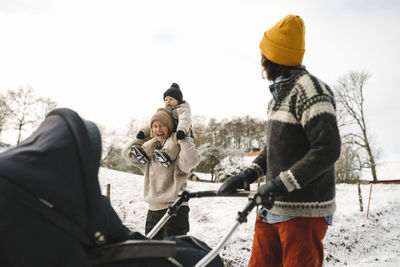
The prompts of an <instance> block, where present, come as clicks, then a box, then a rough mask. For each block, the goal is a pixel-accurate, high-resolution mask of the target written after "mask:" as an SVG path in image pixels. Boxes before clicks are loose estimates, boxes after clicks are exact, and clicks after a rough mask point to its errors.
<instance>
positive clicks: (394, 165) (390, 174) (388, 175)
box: [362, 161, 400, 184]
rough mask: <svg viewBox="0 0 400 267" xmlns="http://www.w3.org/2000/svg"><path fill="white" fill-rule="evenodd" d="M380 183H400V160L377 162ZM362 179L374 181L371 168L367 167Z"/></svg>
mask: <svg viewBox="0 0 400 267" xmlns="http://www.w3.org/2000/svg"><path fill="white" fill-rule="evenodd" d="M376 173H377V178H378V183H380V184H400V161H389V162H382V163H378V164H376ZM362 179H363V180H367V181H369V182H372V174H371V170H370V169H365V170H364V171H363V174H362Z"/></svg>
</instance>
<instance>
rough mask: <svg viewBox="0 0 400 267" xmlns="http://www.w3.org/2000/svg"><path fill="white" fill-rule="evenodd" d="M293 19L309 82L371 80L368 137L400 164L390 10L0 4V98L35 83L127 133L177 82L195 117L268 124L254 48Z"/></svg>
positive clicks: (225, 3)
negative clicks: (301, 33)
mask: <svg viewBox="0 0 400 267" xmlns="http://www.w3.org/2000/svg"><path fill="white" fill-rule="evenodd" d="M287 14H298V15H300V16H301V17H302V18H303V20H304V22H305V25H306V54H305V57H304V61H303V63H304V64H305V65H306V66H307V68H308V70H309V71H310V72H311V73H312V74H314V75H316V76H317V77H319V78H321V79H322V80H324V81H325V82H327V83H328V84H330V85H333V84H334V83H335V82H336V81H337V79H338V78H339V77H341V76H342V75H344V74H346V73H347V72H348V71H351V70H354V71H361V70H366V71H368V72H370V73H371V74H372V77H371V78H370V80H369V81H368V84H367V86H366V90H367V91H366V110H367V116H368V119H369V121H368V122H369V127H370V129H369V130H370V131H371V133H373V134H374V135H375V136H376V143H377V146H379V147H381V148H382V149H383V152H384V155H383V156H384V158H383V160H400V141H399V138H398V137H397V136H398V134H397V133H398V132H399V130H400V127H399V123H398V121H399V118H400V107H399V104H398V97H399V93H398V90H397V83H396V82H395V78H397V77H399V76H400V75H399V74H400V71H399V70H398V69H399V68H398V67H397V63H398V62H400V53H399V52H398V50H399V48H398V47H399V41H400V31H399V30H398V29H399V26H400V19H399V18H398V15H400V2H398V1H395V0H393V1H380V0H371V1H368V0H364V1H362V0H356V1H344V0H341V1H318V0H315V1H311V0H310V1H298V0H297V1H296V0H293V1H289V0H284V1H266V0H264V1H261V0H202V1H193V0H168V1H165V0H158V1H156V0H146V1H134V0H65V1H61V0H35V1H29V0H17V1H11V0H1V1H0V74H1V79H0V92H2V93H5V92H6V91H7V90H9V89H13V90H15V89H17V88H18V87H20V86H21V85H24V84H30V85H32V87H33V88H34V89H35V91H36V92H37V94H38V95H40V96H46V97H50V98H52V99H53V100H54V101H56V102H57V103H58V105H59V106H61V107H69V108H72V109H74V110H76V111H77V112H79V113H80V115H82V116H83V117H85V118H86V119H90V120H93V121H95V122H97V123H99V124H102V125H105V126H106V127H110V128H115V129H117V130H122V129H124V127H125V126H126V125H127V123H128V121H129V119H130V118H131V117H134V118H146V117H149V116H151V115H152V114H153V113H154V112H155V110H156V109H157V108H158V107H160V106H162V105H163V102H162V95H163V92H164V91H165V90H166V89H167V88H169V85H170V84H171V83H172V82H177V83H178V84H179V85H180V86H181V89H182V92H183V96H184V99H186V100H187V101H188V102H189V103H190V104H191V107H192V113H193V114H194V115H203V116H206V117H208V118H209V117H212V116H213V117H217V118H224V117H226V118H230V117H232V116H235V115H236V116H245V115H247V114H249V115H251V116H252V117H260V118H265V116H266V115H265V113H266V105H267V102H268V100H269V99H270V93H269V92H268V89H267V86H268V83H267V82H266V81H264V80H262V79H261V67H260V50H259V48H258V45H259V42H260V40H261V37H262V35H263V33H264V31H265V30H267V29H269V28H270V27H272V26H273V25H274V24H275V23H276V22H277V21H279V20H280V19H281V18H283V17H284V16H286V15H287Z"/></svg>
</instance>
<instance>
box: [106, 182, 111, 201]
mask: <svg viewBox="0 0 400 267" xmlns="http://www.w3.org/2000/svg"><path fill="white" fill-rule="evenodd" d="M110 197H111V185H110V184H107V198H108V199H110Z"/></svg>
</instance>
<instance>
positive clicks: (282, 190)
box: [257, 176, 288, 209]
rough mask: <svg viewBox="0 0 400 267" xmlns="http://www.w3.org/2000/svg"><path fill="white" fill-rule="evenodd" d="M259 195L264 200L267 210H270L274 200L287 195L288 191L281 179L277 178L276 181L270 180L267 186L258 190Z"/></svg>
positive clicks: (262, 186)
mask: <svg viewBox="0 0 400 267" xmlns="http://www.w3.org/2000/svg"><path fill="white" fill-rule="evenodd" d="M257 193H258V194H259V195H261V197H262V198H263V203H262V205H263V206H264V207H265V208H267V209H270V208H271V207H272V205H273V200H274V199H275V198H276V197H279V196H282V195H285V194H287V193H288V190H287V189H286V187H285V185H284V184H283V182H282V180H281V178H280V177H279V176H277V177H276V178H275V179H272V180H269V181H268V182H266V183H265V184H263V185H261V186H260V187H259V188H258V190H257ZM271 199H272V201H271Z"/></svg>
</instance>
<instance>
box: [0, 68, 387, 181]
mask: <svg viewBox="0 0 400 267" xmlns="http://www.w3.org/2000/svg"><path fill="white" fill-rule="evenodd" d="M369 77H370V74H369V73H367V72H363V71H362V72H349V73H348V74H347V75H345V76H343V77H342V78H340V79H339V80H338V83H337V84H336V85H334V86H333V89H334V91H335V94H336V100H337V120H338V125H339V130H340V133H341V138H342V153H341V156H340V158H339V160H338V161H337V163H336V180H337V182H355V183H358V182H359V180H360V177H361V176H362V175H361V174H362V171H363V170H364V169H369V170H370V171H371V174H372V177H373V181H374V182H376V181H378V178H377V177H378V174H377V173H376V162H377V160H378V159H379V155H380V149H379V148H377V147H376V146H375V145H373V143H374V142H373V141H374V140H372V139H371V138H370V137H369V136H370V132H369V131H367V125H366V121H367V118H366V117H365V114H366V113H365V112H364V111H365V101H364V99H365V98H364V89H365V85H366V81H367V80H368V78H369ZM56 106H57V104H56V103H55V102H54V101H53V100H52V99H50V98H44V97H38V96H37V95H36V94H35V92H34V90H33V88H32V87H31V86H30V85H25V86H22V87H20V88H19V89H18V90H16V91H13V90H9V91H8V92H7V93H6V94H1V93H0V141H3V140H4V139H3V138H2V133H3V132H4V131H8V132H11V133H12V136H13V138H15V139H14V140H13V142H12V143H11V144H12V145H14V144H19V143H20V142H21V141H22V139H23V138H24V137H27V136H29V135H30V134H31V132H32V131H33V130H34V129H35V128H36V127H37V126H38V125H39V124H40V122H41V121H43V119H44V118H45V116H46V114H47V113H48V112H49V111H51V110H52V109H54V108H56ZM265 119H266V118H265ZM265 119H259V118H253V117H251V116H249V115H246V116H242V117H239V116H238V117H233V118H231V119H221V120H218V119H216V118H211V119H207V118H205V117H202V116H194V117H193V132H194V136H195V139H194V142H195V144H196V147H197V148H198V149H199V150H200V153H201V156H202V161H201V162H200V164H199V166H198V167H197V168H196V169H195V170H194V171H197V172H203V173H211V175H212V180H213V181H223V180H224V179H226V178H227V177H229V176H231V175H233V174H235V173H237V172H239V171H240V170H242V169H243V168H245V167H246V163H245V162H243V155H244V153H245V152H249V151H253V150H261V149H263V147H264V145H265V131H266V124H267V122H266V120H265ZM140 124H143V122H141V121H138V120H136V119H135V118H132V119H131V120H130V121H129V122H128V123H127V128H126V130H125V131H124V132H122V133H120V132H116V131H115V130H113V129H108V128H107V127H105V126H102V125H99V124H98V126H99V128H100V131H101V133H102V137H103V156H102V162H101V165H102V166H103V167H107V168H110V169H115V170H120V171H127V172H132V173H137V174H140V173H141V171H140V170H139V169H137V168H135V167H133V166H132V165H131V164H130V163H129V162H127V161H126V160H124V159H123V158H122V157H121V151H122V149H123V148H124V147H125V146H127V145H128V143H129V142H131V141H132V140H133V139H134V138H135V137H136V134H137V132H138V129H139V125H140ZM247 165H248V163H247Z"/></svg>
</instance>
